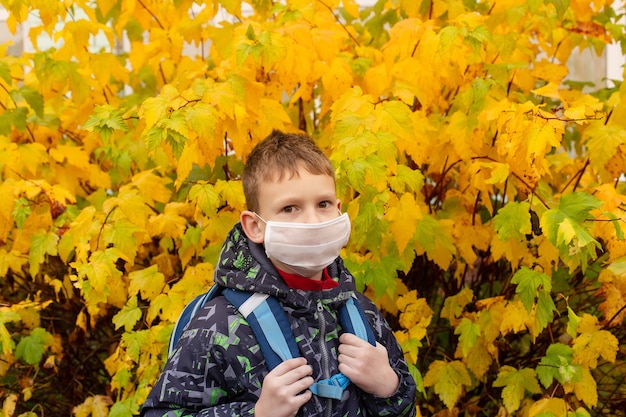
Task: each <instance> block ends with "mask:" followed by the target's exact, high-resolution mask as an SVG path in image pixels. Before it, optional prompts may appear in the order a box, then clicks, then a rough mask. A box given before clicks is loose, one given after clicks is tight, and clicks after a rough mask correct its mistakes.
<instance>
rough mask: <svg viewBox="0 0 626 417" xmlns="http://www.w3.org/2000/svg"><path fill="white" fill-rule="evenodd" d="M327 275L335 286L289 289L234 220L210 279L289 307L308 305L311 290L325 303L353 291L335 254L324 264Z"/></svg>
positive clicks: (352, 283)
mask: <svg viewBox="0 0 626 417" xmlns="http://www.w3.org/2000/svg"><path fill="white" fill-rule="evenodd" d="M328 274H329V275H330V277H331V279H334V280H337V281H338V282H339V286H337V287H335V288H331V289H328V290H324V291H321V292H320V291H306V290H298V289H292V288H289V286H287V284H286V283H285V282H284V281H283V279H282V278H281V277H280V275H279V273H278V271H277V270H276V268H275V267H274V265H273V264H272V263H271V262H270V260H269V259H268V257H267V255H266V254H265V249H264V247H263V245H261V244H258V243H254V242H252V241H251V240H250V239H248V237H247V236H246V234H245V233H244V231H243V228H242V227H241V224H240V223H237V224H236V225H235V226H234V227H233V229H232V230H231V231H230V233H229V234H228V236H227V238H226V240H225V242H224V246H223V247H222V251H221V253H220V256H219V261H218V263H217V265H216V267H215V274H214V281H215V284H216V285H221V286H223V287H226V288H233V289H237V290H242V291H250V292H260V293H264V294H269V295H271V296H273V297H275V298H277V299H278V300H279V301H281V302H283V303H284V304H289V305H292V306H302V305H305V304H308V302H307V300H308V301H310V299H311V293H317V297H320V298H323V299H324V300H325V302H329V303H331V304H334V303H337V304H342V303H343V302H345V300H346V299H348V298H349V297H351V296H352V295H353V294H354V292H355V291H356V287H355V281H354V277H353V276H352V275H351V274H350V272H349V271H348V270H347V269H346V268H345V266H344V264H343V261H342V260H341V258H339V257H338V258H337V259H335V260H334V261H333V263H332V264H330V265H329V266H328ZM320 293H322V294H323V295H320Z"/></svg>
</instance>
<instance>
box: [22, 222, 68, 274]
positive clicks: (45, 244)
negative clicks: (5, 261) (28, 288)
mask: <svg viewBox="0 0 626 417" xmlns="http://www.w3.org/2000/svg"><path fill="white" fill-rule="evenodd" d="M59 239H60V238H59V235H57V234H56V233H54V232H49V233H38V234H36V235H33V236H32V237H31V239H30V253H29V255H28V260H29V264H30V269H29V272H30V275H31V276H33V277H34V276H35V275H37V273H38V272H39V265H41V264H42V263H43V262H44V261H45V260H46V255H52V256H55V255H56V254H57V247H58V243H59Z"/></svg>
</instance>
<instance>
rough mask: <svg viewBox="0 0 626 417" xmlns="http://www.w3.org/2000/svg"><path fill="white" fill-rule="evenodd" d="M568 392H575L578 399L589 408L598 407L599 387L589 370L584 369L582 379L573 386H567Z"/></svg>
mask: <svg viewBox="0 0 626 417" xmlns="http://www.w3.org/2000/svg"><path fill="white" fill-rule="evenodd" d="M565 389H566V392H571V391H572V390H573V391H574V394H576V397H577V398H578V399H579V400H580V401H583V402H584V403H585V404H586V405H587V406H589V407H595V406H596V405H598V385H597V383H596V380H595V379H594V377H593V375H591V372H590V371H589V369H588V368H586V367H584V366H583V367H582V372H581V379H580V381H578V382H574V383H572V384H566V386H565Z"/></svg>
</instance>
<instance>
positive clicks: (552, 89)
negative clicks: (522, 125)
mask: <svg viewBox="0 0 626 417" xmlns="http://www.w3.org/2000/svg"><path fill="white" fill-rule="evenodd" d="M531 91H532V92H533V93H535V94H537V95H538V96H544V97H549V98H554V99H557V100H559V99H560V98H561V95H560V94H559V85H558V84H555V83H553V82H549V83H548V84H546V85H544V86H543V87H539V88H536V89H534V90H531Z"/></svg>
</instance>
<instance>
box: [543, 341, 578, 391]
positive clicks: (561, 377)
mask: <svg viewBox="0 0 626 417" xmlns="http://www.w3.org/2000/svg"><path fill="white" fill-rule="evenodd" d="M573 354H574V350H573V349H572V348H571V347H569V346H567V345H564V344H562V343H554V344H552V345H550V346H549V347H548V350H547V352H546V356H544V357H543V358H541V361H540V362H539V365H537V375H538V376H539V381H541V384H542V385H543V386H544V387H546V388H548V387H549V386H550V385H552V381H554V380H555V379H556V380H557V381H559V382H560V383H561V384H566V383H571V382H577V381H580V379H581V377H582V369H581V367H580V365H575V364H572V357H573Z"/></svg>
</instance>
